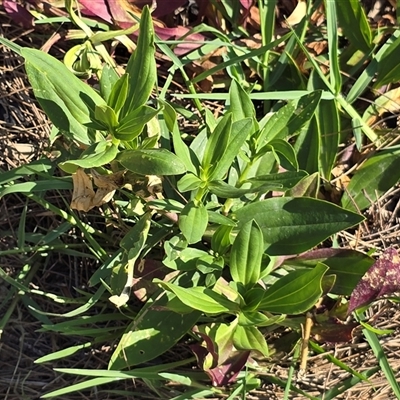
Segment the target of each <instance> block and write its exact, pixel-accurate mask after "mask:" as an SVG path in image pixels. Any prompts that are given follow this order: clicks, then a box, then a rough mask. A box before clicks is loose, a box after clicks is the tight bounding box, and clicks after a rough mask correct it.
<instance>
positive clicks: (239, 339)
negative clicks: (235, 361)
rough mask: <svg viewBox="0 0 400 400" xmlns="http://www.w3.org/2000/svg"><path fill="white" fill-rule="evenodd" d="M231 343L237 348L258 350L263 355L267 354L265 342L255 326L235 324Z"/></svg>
mask: <svg viewBox="0 0 400 400" xmlns="http://www.w3.org/2000/svg"><path fill="white" fill-rule="evenodd" d="M233 345H234V346H235V347H236V348H237V349H238V350H250V351H258V352H259V353H261V354H262V355H263V356H264V357H268V356H269V351H268V346H267V342H266V341H265V338H264V336H263V334H262V333H261V332H260V331H259V330H258V329H257V328H256V327H255V326H241V325H237V326H236V329H235V332H234V334H233Z"/></svg>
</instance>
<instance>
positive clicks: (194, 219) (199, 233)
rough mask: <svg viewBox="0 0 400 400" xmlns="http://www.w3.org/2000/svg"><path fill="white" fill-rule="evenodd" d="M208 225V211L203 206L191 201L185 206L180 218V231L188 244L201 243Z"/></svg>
mask: <svg viewBox="0 0 400 400" xmlns="http://www.w3.org/2000/svg"><path fill="white" fill-rule="evenodd" d="M207 224H208V214H207V209H206V208H205V207H204V205H203V204H198V205H196V204H195V203H194V202H193V201H190V202H189V203H187V204H186V205H185V207H184V208H183V210H182V211H181V214H180V216H179V229H180V230H181V231H182V233H183V235H184V236H185V238H186V240H187V241H188V243H189V244H190V243H197V242H199V241H200V240H201V239H202V237H203V235H204V232H205V231H206V228H207Z"/></svg>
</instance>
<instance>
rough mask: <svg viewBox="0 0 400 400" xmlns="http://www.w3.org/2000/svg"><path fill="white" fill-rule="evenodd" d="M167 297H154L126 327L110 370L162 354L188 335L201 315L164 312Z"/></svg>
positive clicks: (142, 361) (111, 360)
mask: <svg viewBox="0 0 400 400" xmlns="http://www.w3.org/2000/svg"><path fill="white" fill-rule="evenodd" d="M167 302H168V297H167V296H166V295H164V296H160V294H159V293H157V294H156V295H155V296H154V297H153V301H149V302H147V303H146V305H145V306H144V307H143V308H142V309H141V311H140V312H139V314H138V315H137V316H136V318H135V319H134V320H133V321H132V322H131V323H130V324H129V325H128V327H127V329H126V331H125V333H124V334H123V335H122V338H121V340H120V342H119V343H118V346H117V348H116V349H115V351H114V353H113V354H112V356H111V359H110V363H109V369H112V370H122V369H125V368H129V367H130V366H134V365H138V364H142V363H146V362H147V361H151V360H153V359H154V358H156V357H158V356H160V355H162V354H164V353H165V352H166V351H167V350H169V349H170V348H171V347H172V346H173V345H174V344H176V343H177V342H178V340H179V339H180V338H181V337H182V336H183V335H184V334H185V333H186V332H188V331H189V330H190V329H191V328H192V327H193V325H194V324H195V323H196V321H197V320H198V319H199V317H200V315H201V313H200V312H198V311H193V312H191V313H188V314H178V313H176V312H173V311H169V310H168V309H166V305H167Z"/></svg>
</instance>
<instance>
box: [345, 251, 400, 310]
mask: <svg viewBox="0 0 400 400" xmlns="http://www.w3.org/2000/svg"><path fill="white" fill-rule="evenodd" d="M397 291H400V257H399V255H398V253H397V251H396V250H395V249H394V248H392V247H389V248H388V249H386V250H385V251H384V253H383V254H382V256H381V257H380V258H379V259H378V260H377V261H376V262H375V263H374V264H373V265H372V267H371V268H370V269H369V270H368V271H367V272H366V274H365V275H364V276H363V277H362V279H361V281H360V282H359V283H358V284H357V286H356V287H355V289H354V290H353V293H352V294H351V297H350V302H349V308H348V313H351V312H352V311H354V310H355V309H356V308H358V307H361V306H363V305H366V304H369V303H370V302H372V301H373V300H377V299H379V298H381V297H383V296H385V295H388V294H392V293H394V292H397Z"/></svg>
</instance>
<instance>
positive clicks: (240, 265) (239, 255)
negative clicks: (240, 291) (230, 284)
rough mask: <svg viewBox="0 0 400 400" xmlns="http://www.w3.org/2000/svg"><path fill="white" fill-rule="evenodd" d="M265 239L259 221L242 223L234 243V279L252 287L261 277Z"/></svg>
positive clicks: (232, 270) (232, 269) (231, 264)
mask: <svg viewBox="0 0 400 400" xmlns="http://www.w3.org/2000/svg"><path fill="white" fill-rule="evenodd" d="M263 253H264V239H263V234H262V232H261V229H260V227H259V226H258V224H257V222H255V221H253V220H250V221H249V222H247V223H245V224H243V225H242V227H241V229H240V231H239V233H238V235H237V236H236V239H235V241H234V242H233V245H232V250H231V257H230V264H229V269H230V271H231V275H232V278H233V280H234V281H235V282H236V283H242V284H243V285H244V286H246V287H248V288H251V287H252V286H254V285H255V284H256V282H257V281H258V280H259V279H260V271H261V259H262V256H263Z"/></svg>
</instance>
